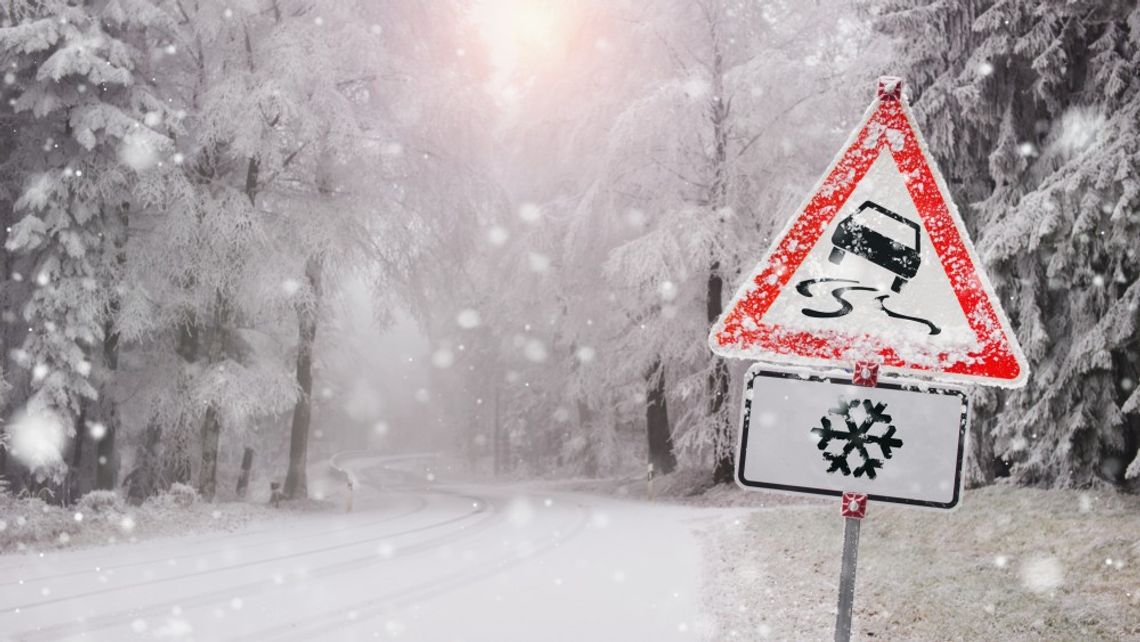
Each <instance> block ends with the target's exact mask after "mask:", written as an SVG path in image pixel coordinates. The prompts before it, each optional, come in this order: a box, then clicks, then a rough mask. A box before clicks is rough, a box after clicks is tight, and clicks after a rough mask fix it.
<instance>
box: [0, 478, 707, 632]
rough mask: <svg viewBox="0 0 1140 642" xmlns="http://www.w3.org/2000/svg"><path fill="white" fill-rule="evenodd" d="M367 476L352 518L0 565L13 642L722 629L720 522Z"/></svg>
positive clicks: (2, 616) (0, 628)
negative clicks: (709, 601)
mask: <svg viewBox="0 0 1140 642" xmlns="http://www.w3.org/2000/svg"><path fill="white" fill-rule="evenodd" d="M352 465H353V466H354V467H355V468H356V470H357V474H358V477H359V479H360V480H361V483H362V488H361V489H360V491H359V493H358V496H357V500H356V509H357V510H356V511H354V512H353V513H351V514H339V515H330V514H327V513H326V514H308V515H304V514H302V515H297V516H295V517H290V518H288V519H287V520H277V521H274V522H272V527H271V528H265V527H264V525H255V526H252V527H250V528H247V529H244V530H240V531H237V532H234V533H228V534H214V535H210V536H196V537H182V538H162V539H154V540H149V541H145V542H139V543H136V544H127V545H124V544H119V545H114V546H107V547H102V548H96V549H89V550H83V551H60V552H48V553H45V554H44V555H43V556H40V555H38V554H37V555H13V556H7V557H4V558H0V639H5V640H7V639H12V640H61V639H85V640H132V639H165V638H180V639H197V640H238V639H258V640H277V639H282V640H314V639H330V640H331V639H335V640H353V639H375V638H380V639H403V640H431V641H452V640H456V641H458V640H471V641H477V640H496V641H502V642H506V641H515V640H517V641H520V642H522V641H531V640H535V639H542V640H544V641H554V642H557V641H568V642H569V641H574V642H578V641H581V640H594V639H596V640H603V639H604V640H621V639H628V640H641V639H653V640H697V639H702V638H706V637H707V632H708V631H709V630H710V629H711V626H712V623H711V621H709V620H702V617H701V610H702V607H701V599H700V595H699V586H700V569H699V566H700V546H699V543H698V540H697V539H696V538H695V537H694V530H695V529H696V528H699V527H700V526H701V525H702V524H708V523H711V522H712V521H714V520H716V519H720V518H722V517H723V516H724V515H725V514H726V513H725V512H724V511H723V510H713V509H701V508H692V507H680V506H666V505H660V504H645V503H637V502H629V501H623V500H618V499H607V498H601V497H596V496H588V495H581V494H574V493H561V492H548V491H542V490H535V491H520V490H519V489H517V488H513V487H508V486H498V487H495V486H480V487H473V486H450V487H445V486H433V487H409V486H407V485H406V483H404V482H401V483H396V482H397V478H394V477H392V476H391V475H390V474H388V473H385V472H383V471H382V470H381V469H380V468H378V467H377V466H375V465H370V464H369V463H368V462H367V460H358V461H356V462H353V464H352ZM399 479H400V480H403V479H405V478H403V477H401V478H399Z"/></svg>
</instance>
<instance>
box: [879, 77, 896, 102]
mask: <svg viewBox="0 0 1140 642" xmlns="http://www.w3.org/2000/svg"><path fill="white" fill-rule="evenodd" d="M902 89H903V80H902V78H899V77H898V76H879V89H878V91H877V92H876V95H878V97H879V99H880V100H902Z"/></svg>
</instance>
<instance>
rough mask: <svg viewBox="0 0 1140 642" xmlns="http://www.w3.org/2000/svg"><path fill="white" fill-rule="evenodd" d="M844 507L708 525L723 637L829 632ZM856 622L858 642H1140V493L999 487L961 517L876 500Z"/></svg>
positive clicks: (708, 606)
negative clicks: (882, 503) (889, 505)
mask: <svg viewBox="0 0 1140 642" xmlns="http://www.w3.org/2000/svg"><path fill="white" fill-rule="evenodd" d="M757 496H760V497H763V496H764V495H763V494H759V493H758V494H757ZM838 512H839V508H838V506H837V505H824V506H820V505H807V506H799V507H794V506H787V507H774V508H765V509H760V510H756V511H755V512H752V513H751V514H750V515H748V516H747V517H746V518H744V519H736V518H728V519H725V520H723V521H722V522H721V523H718V524H716V525H714V526H712V527H709V528H706V529H705V533H704V536H705V539H706V541H707V543H708V547H707V549H706V555H705V565H706V575H705V577H706V591H705V605H704V609H705V611H706V612H707V613H710V614H711V615H713V616H714V617H715V620H716V624H717V629H716V634H715V639H718V640H732V639H740V640H758V639H773V640H823V639H830V637H831V635H832V630H833V629H832V627H833V626H834V622H835V602H836V586H837V583H838V576H839V563H840V547H841V544H842V540H843V522H842V518H841V517H839V515H838ZM854 622H855V626H854V633H853V635H854V638H855V639H858V640H1026V641H1029V640H1140V498H1136V497H1125V496H1120V495H1116V494H1114V493H1112V492H1107V493H1093V492H1088V493H1082V492H1075V491H1041V490H1035V489H1025V488H1011V487H1004V486H999V487H993V488H986V489H982V490H978V491H973V492H967V493H966V494H965V497H964V499H963V503H962V506H961V508H960V509H959V510H957V511H955V512H953V513H944V512H933V511H921V510H916V509H908V508H896V507H887V506H882V505H874V504H873V505H872V506H871V507H870V510H869V513H868V517H867V519H866V520H864V523H863V526H862V532H861V538H860V548H859V568H858V576H857V585H856V595H855V613H854Z"/></svg>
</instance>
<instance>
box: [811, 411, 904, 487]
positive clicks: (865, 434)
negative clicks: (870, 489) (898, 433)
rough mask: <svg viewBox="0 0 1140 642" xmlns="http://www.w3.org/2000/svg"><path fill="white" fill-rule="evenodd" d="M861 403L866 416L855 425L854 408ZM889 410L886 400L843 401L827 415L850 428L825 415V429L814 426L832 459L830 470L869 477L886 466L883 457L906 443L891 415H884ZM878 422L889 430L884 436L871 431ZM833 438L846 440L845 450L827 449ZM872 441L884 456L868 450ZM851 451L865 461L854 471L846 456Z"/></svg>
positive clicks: (813, 432) (825, 455) (823, 423)
mask: <svg viewBox="0 0 1140 642" xmlns="http://www.w3.org/2000/svg"><path fill="white" fill-rule="evenodd" d="M860 406H861V407H862V410H863V413H864V415H865V416H864V418H863V420H862V422H860V423H859V424H856V423H855V421H856V419H855V417H852V416H851V411H852V410H855V409H856V408H859V407H860ZM886 409H887V404H885V403H872V402H871V400H870V399H863V400H861V401H860V400H857V399H853V400H851V401H840V402H839V405H838V406H837V407H835V408H831V409H829V410H828V411H827V412H828V415H835V416H836V417H840V418H842V420H843V422H844V423H845V424H846V427H847V429H846V430H842V429H836V428H832V426H831V419H829V418H828V417H826V416H825V417H822V418H821V419H820V420H819V422H820V424H821V425H822V428H812V429H811V432H812V434H813V435H816V436H818V437H819V442H818V443H817V444H816V445H817V446H818V447H819V449H820V450H822V451H823V458H824V459H826V460H827V461H829V462H831V465H830V466H829V467H828V469H827V472H829V473H834V472H836V471H838V472H841V473H843V475H844V476H847V475H855V476H856V477H862V476H863V475H866V476H867V478H868V479H874V478H875V475H876V474H877V472H876V471H878V470H879V469H880V468H882V467H883V459H890V458H891V454H892V449H894V448H900V447H902V445H903V442H902V441H901V440H899V439H897V438H895V436H894V435H895V430H896V429H895V427H894V426H893V425H891V416H890V415H888V414H884V412H883V411H885V410H886ZM878 424H886V425H887V429H886V431H884V432H883V433H882V434H881V435H875V434H873V433H872V430H874V429H875V427H876V426H877V425H878ZM832 441H836V442H845V443H844V444H843V450H841V451H840V452H839V453H831V452H828V450H827V447H828V445H830V444H831V442H832ZM872 444H873V445H875V446H878V447H879V452H881V453H882V456H883V459H878V458H876V457H872V456H871V454H870V453H869V452H868V451H867V446H868V445H872ZM852 452H858V453H859V457H860V458H861V459H862V460H863V463H862V464H860V465H859V466H856V467H855V468H854V470H852V469H851V467H850V465H849V464H848V461H847V457H848V456H849V455H850V454H851V453H852Z"/></svg>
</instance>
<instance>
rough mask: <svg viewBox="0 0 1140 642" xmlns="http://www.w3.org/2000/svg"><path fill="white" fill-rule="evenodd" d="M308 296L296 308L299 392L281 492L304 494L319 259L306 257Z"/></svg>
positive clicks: (307, 489)
mask: <svg viewBox="0 0 1140 642" xmlns="http://www.w3.org/2000/svg"><path fill="white" fill-rule="evenodd" d="M305 277H306V278H307V279H308V281H309V288H310V289H311V292H312V300H311V301H310V302H308V304H305V305H301V306H299V307H298V309H297V328H298V333H299V335H300V336H299V339H298V342H297V385H298V386H299V387H300V388H301V395H300V396H299V397H298V398H297V404H296V405H295V406H294V407H293V427H292V432H291V434H290V438H289V470H288V472H287V473H286V474H285V496H286V497H288V498H290V499H293V498H297V497H302V498H303V497H308V496H309V487H308V480H307V479H306V476H305V466H306V465H307V463H308V452H309V424H310V423H311V419H312V412H313V406H312V403H313V399H312V397H313V343H314V342H315V341H316V338H317V311H318V309H319V302H320V293H321V260H320V258H319V257H310V258H309V260H308V261H306V263H305Z"/></svg>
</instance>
